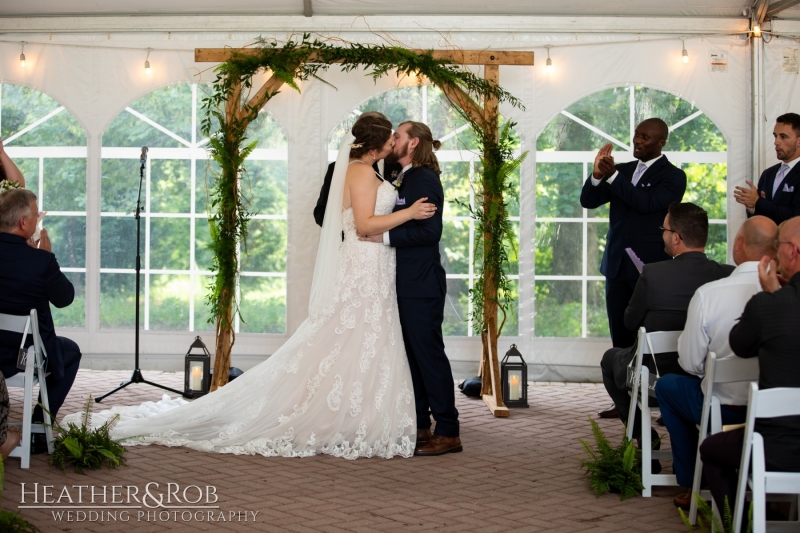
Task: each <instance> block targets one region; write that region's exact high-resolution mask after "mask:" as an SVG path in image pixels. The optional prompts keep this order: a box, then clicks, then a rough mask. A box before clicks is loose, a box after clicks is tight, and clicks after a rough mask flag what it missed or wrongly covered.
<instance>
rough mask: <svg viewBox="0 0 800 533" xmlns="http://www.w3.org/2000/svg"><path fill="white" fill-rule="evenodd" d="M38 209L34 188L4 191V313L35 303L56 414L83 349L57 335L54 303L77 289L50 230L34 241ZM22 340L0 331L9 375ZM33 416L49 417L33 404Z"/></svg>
mask: <svg viewBox="0 0 800 533" xmlns="http://www.w3.org/2000/svg"><path fill="white" fill-rule="evenodd" d="M38 212H39V211H38V207H37V205H36V195H35V194H33V193H32V192H31V191H29V190H26V189H14V190H11V191H6V192H4V193H3V194H0V294H2V297H1V298H0V313H6V314H9V315H27V314H28V313H30V311H31V309H32V308H36V312H37V313H38V315H39V333H40V334H41V336H42V341H43V342H44V347H45V350H46V351H47V367H46V369H47V372H49V375H48V376H47V393H48V397H49V400H50V411H51V413H52V414H53V416H55V415H56V413H58V410H59V408H60V407H61V404H62V403H64V399H66V397H67V393H69V389H70V387H72V382H73V381H75V375H76V374H77V373H78V366H79V365H80V360H81V351H80V349H79V348H78V345H77V344H75V343H74V342H73V341H71V340H70V339H66V338H64V337H56V332H55V328H54V326H53V316H52V315H51V314H50V304H51V303H52V304H53V305H54V306H56V307H59V308H61V307H66V306H68V305H70V304H71V303H72V300H73V299H74V297H75V289H74V288H73V286H72V283H70V281H69V280H68V279H67V277H66V276H65V275H64V274H63V273H62V272H61V269H60V268H59V266H58V262H57V261H56V256H55V255H53V253H52V251H51V244H50V239H49V237H48V236H47V231H46V230H42V232H41V240H40V241H39V243H38V248H36V247H33V246H32V245H31V244H30V238H31V236H32V235H33V232H34V230H35V229H36V220H37V217H38ZM20 340H21V339H20V337H19V335H18V334H12V333H11V332H0V372H2V373H3V374H4V375H5V376H6V377H11V376H13V375H14V374H16V373H17V372H19V370H18V369H17V355H18V352H19V345H20ZM33 420H34V422H41V421H43V420H44V413H43V412H42V409H41V407H39V406H37V407H36V409H34V412H33ZM34 439H35V440H34V443H33V444H34V451H35V452H42V451H44V450H45V449H46V443H45V442H44V435H41V434H34Z"/></svg>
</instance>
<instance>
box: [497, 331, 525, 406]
mask: <svg viewBox="0 0 800 533" xmlns="http://www.w3.org/2000/svg"><path fill="white" fill-rule="evenodd" d="M512 358H514V359H516V360H512ZM500 373H501V374H502V378H503V403H504V404H506V407H528V365H526V364H525V359H523V358H522V354H521V353H519V350H517V345H516V344H512V345H511V348H510V349H509V350H508V351H507V352H506V356H505V357H503V361H502V362H501V363H500Z"/></svg>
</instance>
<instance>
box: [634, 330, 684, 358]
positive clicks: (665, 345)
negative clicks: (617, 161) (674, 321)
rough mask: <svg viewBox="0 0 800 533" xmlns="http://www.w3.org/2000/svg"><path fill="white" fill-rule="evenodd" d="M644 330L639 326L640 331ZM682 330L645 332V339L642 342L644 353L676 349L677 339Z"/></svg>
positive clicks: (673, 350)
mask: <svg viewBox="0 0 800 533" xmlns="http://www.w3.org/2000/svg"><path fill="white" fill-rule="evenodd" d="M642 331H644V328H641V330H640V333H641V332H642ZM681 333H683V332H682V331H653V332H650V333H647V341H648V342H645V344H644V352H643V353H645V354H657V353H668V352H677V351H678V339H679V338H680V336H681Z"/></svg>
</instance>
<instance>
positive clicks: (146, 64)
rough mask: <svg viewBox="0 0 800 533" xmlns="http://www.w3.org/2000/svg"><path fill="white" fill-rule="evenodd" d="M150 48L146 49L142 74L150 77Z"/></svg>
mask: <svg viewBox="0 0 800 533" xmlns="http://www.w3.org/2000/svg"><path fill="white" fill-rule="evenodd" d="M152 51H153V49H152V48H148V49H147V57H145V58H144V73H145V74H147V75H148V76H149V75H150V52H152Z"/></svg>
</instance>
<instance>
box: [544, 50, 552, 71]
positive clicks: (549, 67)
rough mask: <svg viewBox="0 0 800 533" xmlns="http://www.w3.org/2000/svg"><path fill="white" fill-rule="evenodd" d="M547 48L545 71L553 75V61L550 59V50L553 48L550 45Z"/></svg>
mask: <svg viewBox="0 0 800 533" xmlns="http://www.w3.org/2000/svg"><path fill="white" fill-rule="evenodd" d="M545 48H547V62H546V63H545V64H544V70H545V72H546V73H548V74H551V73H552V72H553V60H552V59H550V48H552V46H551V45H549V44H548V45H546V46H545Z"/></svg>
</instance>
